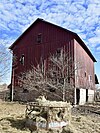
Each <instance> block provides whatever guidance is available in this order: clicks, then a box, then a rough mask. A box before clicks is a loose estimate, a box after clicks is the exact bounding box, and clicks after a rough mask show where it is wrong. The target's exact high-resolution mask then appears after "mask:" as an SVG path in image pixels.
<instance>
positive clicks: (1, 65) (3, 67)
mask: <svg viewBox="0 0 100 133" xmlns="http://www.w3.org/2000/svg"><path fill="white" fill-rule="evenodd" d="M10 59H11V57H10V53H9V51H8V50H7V48H6V47H4V46H2V45H1V46H0V82H3V81H5V80H6V78H7V76H8V74H9V70H10V63H11V60H10Z"/></svg>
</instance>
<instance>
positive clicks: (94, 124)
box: [0, 102, 100, 133]
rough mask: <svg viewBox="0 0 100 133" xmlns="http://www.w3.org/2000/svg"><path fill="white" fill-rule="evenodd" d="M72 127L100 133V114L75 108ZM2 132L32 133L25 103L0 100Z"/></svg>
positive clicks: (84, 131)
mask: <svg viewBox="0 0 100 133" xmlns="http://www.w3.org/2000/svg"><path fill="white" fill-rule="evenodd" d="M71 128H73V130H74V131H76V132H75V133H100V115H98V114H94V113H88V112H86V113H81V112H80V111H78V110H76V109H73V112H72V121H71ZM0 133H30V130H29V129H27V128H25V105H22V104H19V103H10V102H0ZM65 133H67V132H65ZM68 133H72V132H68ZM73 133H74V132H73Z"/></svg>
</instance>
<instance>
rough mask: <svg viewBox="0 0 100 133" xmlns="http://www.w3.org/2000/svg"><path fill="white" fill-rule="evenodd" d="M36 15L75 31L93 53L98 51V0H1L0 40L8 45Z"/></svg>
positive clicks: (99, 22) (99, 13)
mask: <svg viewBox="0 0 100 133" xmlns="http://www.w3.org/2000/svg"><path fill="white" fill-rule="evenodd" d="M38 17H40V18H43V19H45V20H47V21H50V22H52V23H55V24H58V25H60V26H63V27H64V28H66V29H69V30H72V31H73V32H76V33H77V34H78V35H79V36H80V37H81V38H82V39H83V40H85V42H86V44H87V45H88V46H89V47H90V49H92V51H93V53H94V52H95V49H96V50H99V47H97V46H98V45H99V44H100V1H99V0H94V1H93V0H9V1H7V0H0V33H2V34H1V35H0V37H1V39H0V41H1V40H2V41H3V40H4V42H3V45H5V38H6V40H7V41H6V42H8V45H10V43H12V42H13V41H14V40H15V39H17V37H18V36H19V35H20V34H21V33H22V32H23V31H25V29H26V28H27V27H28V26H29V25H30V24H31V23H33V21H34V20H35V19H36V18H38ZM5 31H6V32H5ZM13 33H14V34H13ZM12 35H14V36H12ZM97 58H98V57H97Z"/></svg>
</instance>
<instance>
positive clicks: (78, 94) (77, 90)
mask: <svg viewBox="0 0 100 133" xmlns="http://www.w3.org/2000/svg"><path fill="white" fill-rule="evenodd" d="M79 102H80V89H76V104H77V105H79Z"/></svg>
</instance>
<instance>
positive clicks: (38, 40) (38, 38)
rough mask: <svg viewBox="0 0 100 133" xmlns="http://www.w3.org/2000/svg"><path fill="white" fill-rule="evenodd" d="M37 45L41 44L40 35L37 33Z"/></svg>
mask: <svg viewBox="0 0 100 133" xmlns="http://www.w3.org/2000/svg"><path fill="white" fill-rule="evenodd" d="M37 43H38V44H39V43H42V34H41V33H39V34H38V35H37Z"/></svg>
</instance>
